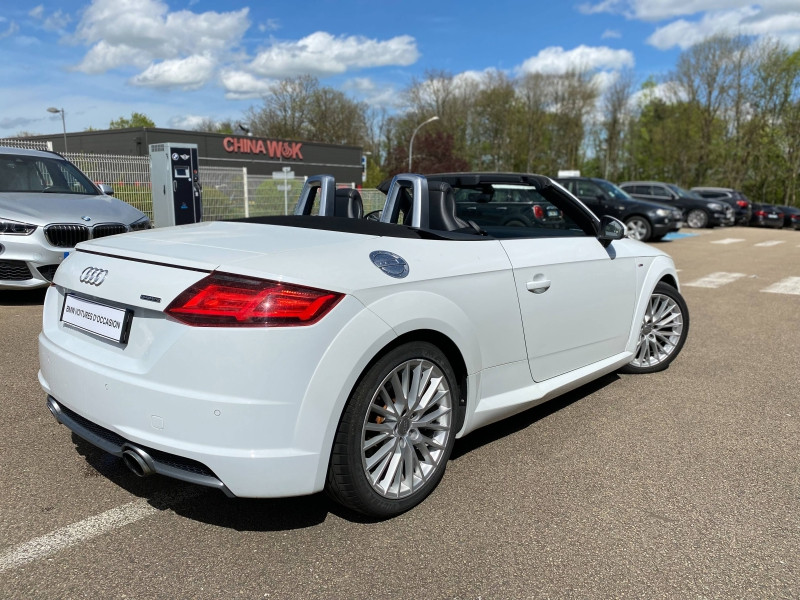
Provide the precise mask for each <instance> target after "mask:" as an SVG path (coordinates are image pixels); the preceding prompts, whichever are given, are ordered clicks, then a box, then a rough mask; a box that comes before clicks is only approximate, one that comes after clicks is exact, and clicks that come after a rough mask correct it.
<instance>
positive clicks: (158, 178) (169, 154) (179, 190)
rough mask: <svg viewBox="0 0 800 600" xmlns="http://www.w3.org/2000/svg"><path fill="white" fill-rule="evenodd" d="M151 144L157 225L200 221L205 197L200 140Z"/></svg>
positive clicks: (154, 207) (151, 172) (151, 176)
mask: <svg viewBox="0 0 800 600" xmlns="http://www.w3.org/2000/svg"><path fill="white" fill-rule="evenodd" d="M149 148H150V181H151V182H152V186H153V187H152V193H153V220H154V221H155V226H156V227H171V226H173V225H187V224H189V223H199V222H200V220H201V219H202V218H203V200H202V193H201V192H202V188H201V186H200V177H199V174H198V164H197V144H178V143H166V144H150V147H149Z"/></svg>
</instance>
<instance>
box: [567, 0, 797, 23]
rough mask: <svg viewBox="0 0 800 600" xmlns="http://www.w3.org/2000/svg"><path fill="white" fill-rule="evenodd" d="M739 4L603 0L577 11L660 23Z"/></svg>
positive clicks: (785, 1)
mask: <svg viewBox="0 0 800 600" xmlns="http://www.w3.org/2000/svg"><path fill="white" fill-rule="evenodd" d="M791 3H792V0H760V1H759V2H757V4H759V5H761V6H773V7H780V6H783V7H788V6H790V5H791ZM743 4H745V3H744V2H742V0H603V1H601V2H596V3H590V2H587V3H584V4H581V5H580V6H579V7H578V10H580V11H581V12H582V13H584V14H596V13H612V14H623V15H625V16H626V17H628V18H630V19H637V20H640V21H662V20H667V19H674V18H675V17H682V16H687V15H694V14H698V13H704V12H708V11H718V10H733V9H739V8H742V6H743ZM753 4H756V2H753ZM794 6H795V7H796V2H795V3H794Z"/></svg>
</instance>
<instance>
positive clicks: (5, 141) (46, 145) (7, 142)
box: [0, 138, 53, 150]
mask: <svg viewBox="0 0 800 600" xmlns="http://www.w3.org/2000/svg"><path fill="white" fill-rule="evenodd" d="M0 146H11V147H12V148H27V149H28V150H52V149H53V143H52V142H40V141H38V140H21V139H19V138H0Z"/></svg>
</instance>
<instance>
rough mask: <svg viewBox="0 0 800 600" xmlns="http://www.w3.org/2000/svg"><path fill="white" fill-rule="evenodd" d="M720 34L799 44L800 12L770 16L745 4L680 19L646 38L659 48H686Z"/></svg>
mask: <svg viewBox="0 0 800 600" xmlns="http://www.w3.org/2000/svg"><path fill="white" fill-rule="evenodd" d="M717 33H729V34H742V35H754V36H762V35H766V36H772V37H776V38H778V39H781V40H782V41H784V42H786V43H787V44H789V45H790V46H792V47H797V46H798V38H800V11H797V12H794V13H786V14H782V15H769V14H764V13H763V11H762V10H761V9H759V8H756V7H744V8H740V9H738V10H731V11H721V12H712V13H707V14H705V15H704V16H703V18H702V19H700V20H699V21H687V20H685V19H678V20H677V21H673V22H672V23H670V24H669V25H665V26H664V27H659V28H658V29H656V31H655V32H654V33H653V34H652V35H651V36H650V37H649V38H648V39H647V43H648V44H650V45H652V46H655V47H656V48H658V49H659V50H666V49H669V48H673V47H675V46H677V47H679V48H682V49H686V48H689V47H691V46H693V45H694V44H697V43H698V42H701V41H703V40H704V39H706V38H708V37H710V36H712V35H714V34H717Z"/></svg>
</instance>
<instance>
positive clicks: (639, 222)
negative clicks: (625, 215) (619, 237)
mask: <svg viewBox="0 0 800 600" xmlns="http://www.w3.org/2000/svg"><path fill="white" fill-rule="evenodd" d="M652 232H653V228H652V227H650V222H649V221H648V220H647V219H645V218H644V217H631V218H630V219H628V220H627V221H625V235H627V236H628V237H629V238H631V239H632V240H638V241H640V242H646V241H647V240H649V239H650V236H651V235H652Z"/></svg>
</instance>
